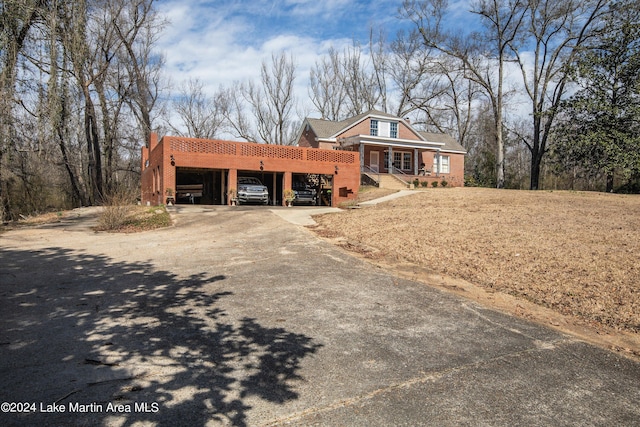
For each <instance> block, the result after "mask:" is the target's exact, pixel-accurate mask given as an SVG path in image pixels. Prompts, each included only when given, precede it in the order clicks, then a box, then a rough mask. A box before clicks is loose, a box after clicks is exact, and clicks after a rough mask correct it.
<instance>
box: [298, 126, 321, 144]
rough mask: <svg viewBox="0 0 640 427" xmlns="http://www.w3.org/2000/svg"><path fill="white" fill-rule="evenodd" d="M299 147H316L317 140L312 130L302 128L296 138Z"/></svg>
mask: <svg viewBox="0 0 640 427" xmlns="http://www.w3.org/2000/svg"><path fill="white" fill-rule="evenodd" d="M298 146H299V147H313V148H319V147H318V141H316V134H315V133H313V131H312V130H308V131H307V130H303V131H302V135H301V136H300V140H298Z"/></svg>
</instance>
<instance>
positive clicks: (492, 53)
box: [402, 0, 526, 188]
mask: <svg viewBox="0 0 640 427" xmlns="http://www.w3.org/2000/svg"><path fill="white" fill-rule="evenodd" d="M447 7H448V4H447V1H446V0H426V1H414V0H407V1H405V2H404V4H403V10H402V13H403V15H404V16H405V17H406V18H407V19H409V20H411V21H412V22H413V23H414V25H415V26H416V31H418V32H419V33H420V35H421V36H422V40H423V43H424V45H425V46H426V47H428V48H430V49H435V50H437V51H439V52H441V53H442V54H445V55H448V56H451V57H453V58H456V59H458V60H459V61H461V62H462V64H463V65H464V67H463V70H464V72H465V78H467V79H469V80H471V81H473V82H475V83H476V84H478V85H479V86H480V87H481V88H482V89H483V92H484V94H485V96H486V97H487V99H488V100H489V102H490V105H491V107H492V111H493V118H494V125H495V138H496V146H497V158H496V163H497V165H496V166H497V172H496V176H497V179H496V186H497V187H498V188H502V187H504V180H505V175H504V166H505V165H504V153H505V149H504V142H503V136H502V131H503V126H504V102H505V89H504V81H505V63H506V61H507V60H509V59H510V57H509V54H510V49H511V46H513V45H514V44H515V42H516V40H517V38H518V36H519V34H520V28H521V25H522V22H523V19H524V16H525V13H526V5H525V4H524V0H478V1H475V2H474V3H473V5H472V12H473V13H475V14H477V15H478V16H479V17H480V18H481V21H482V23H483V25H484V31H483V32H479V33H474V34H472V35H471V37H463V36H462V35H460V34H455V33H451V32H448V31H447V30H445V29H444V28H443V18H444V15H445V13H446V12H447Z"/></svg>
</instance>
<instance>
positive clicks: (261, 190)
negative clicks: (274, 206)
mask: <svg viewBox="0 0 640 427" xmlns="http://www.w3.org/2000/svg"><path fill="white" fill-rule="evenodd" d="M240 203H262V204H263V205H267V204H269V190H268V189H267V187H265V186H264V185H262V182H260V180H259V179H258V178H253V177H249V176H239V177H238V204H240Z"/></svg>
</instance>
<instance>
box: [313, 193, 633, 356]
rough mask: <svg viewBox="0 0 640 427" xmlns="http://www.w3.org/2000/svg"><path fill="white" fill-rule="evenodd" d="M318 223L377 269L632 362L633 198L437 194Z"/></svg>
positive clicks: (325, 218) (320, 231)
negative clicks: (577, 336)
mask: <svg viewBox="0 0 640 427" xmlns="http://www.w3.org/2000/svg"><path fill="white" fill-rule="evenodd" d="M367 193H368V194H367V198H369V199H370V198H372V197H371V196H372V193H371V192H367ZM316 221H317V222H318V224H319V226H318V227H316V228H315V231H316V232H317V233H318V234H320V235H321V236H323V237H326V238H329V239H331V240H334V241H335V242H336V243H338V244H340V245H341V246H343V247H345V248H346V249H349V250H351V251H353V252H357V253H359V254H361V255H362V256H364V257H365V258H368V259H369V260H371V261H373V262H376V263H378V264H381V265H384V266H385V267H392V268H394V269H395V270H396V271H398V272H400V273H404V274H405V275H407V276H411V277H413V278H416V279H419V280H421V279H422V280H424V281H426V282H429V283H430V284H435V285H440V286H442V287H445V288H448V289H450V290H454V291H457V292H458V293H460V294H466V295H468V296H470V297H472V298H475V299H479V300H483V301H484V302H489V303H493V304H494V305H497V306H501V308H504V309H506V310H507V311H510V312H512V313H514V314H517V315H520V316H523V317H529V318H532V319H535V320H538V321H544V322H547V323H550V324H551V325H553V326H555V327H564V329H570V330H572V331H573V332H575V330H576V329H580V331H579V333H581V334H582V335H585V334H586V335H590V338H591V340H592V341H598V340H599V338H598V336H600V337H604V336H607V338H606V339H605V341H607V342H606V343H605V344H608V346H609V347H612V348H615V349H617V350H620V351H626V352H630V353H633V354H635V355H636V356H638V355H640V262H639V254H640V196H634V195H614V194H602V193H583V192H564V191H554V192H549V191H538V192H528V191H511V190H495V189H481V188H460V189H456V188H451V189H449V188H447V189H438V188H436V189H427V190H420V191H419V193H418V194H415V195H411V196H407V197H403V198H399V199H396V200H393V201H390V202H387V203H384V204H379V205H376V206H373V207H367V208H361V209H350V210H348V211H346V212H343V213H342V214H340V215H324V216H321V217H316ZM456 279H457V280H458V281H456ZM612 337H613V338H615V339H612Z"/></svg>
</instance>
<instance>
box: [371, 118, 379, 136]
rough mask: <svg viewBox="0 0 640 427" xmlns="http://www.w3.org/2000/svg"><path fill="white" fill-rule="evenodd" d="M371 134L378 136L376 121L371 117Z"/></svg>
mask: <svg viewBox="0 0 640 427" xmlns="http://www.w3.org/2000/svg"><path fill="white" fill-rule="evenodd" d="M370 133H371V135H372V136H378V121H377V120H373V119H371V132H370Z"/></svg>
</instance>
